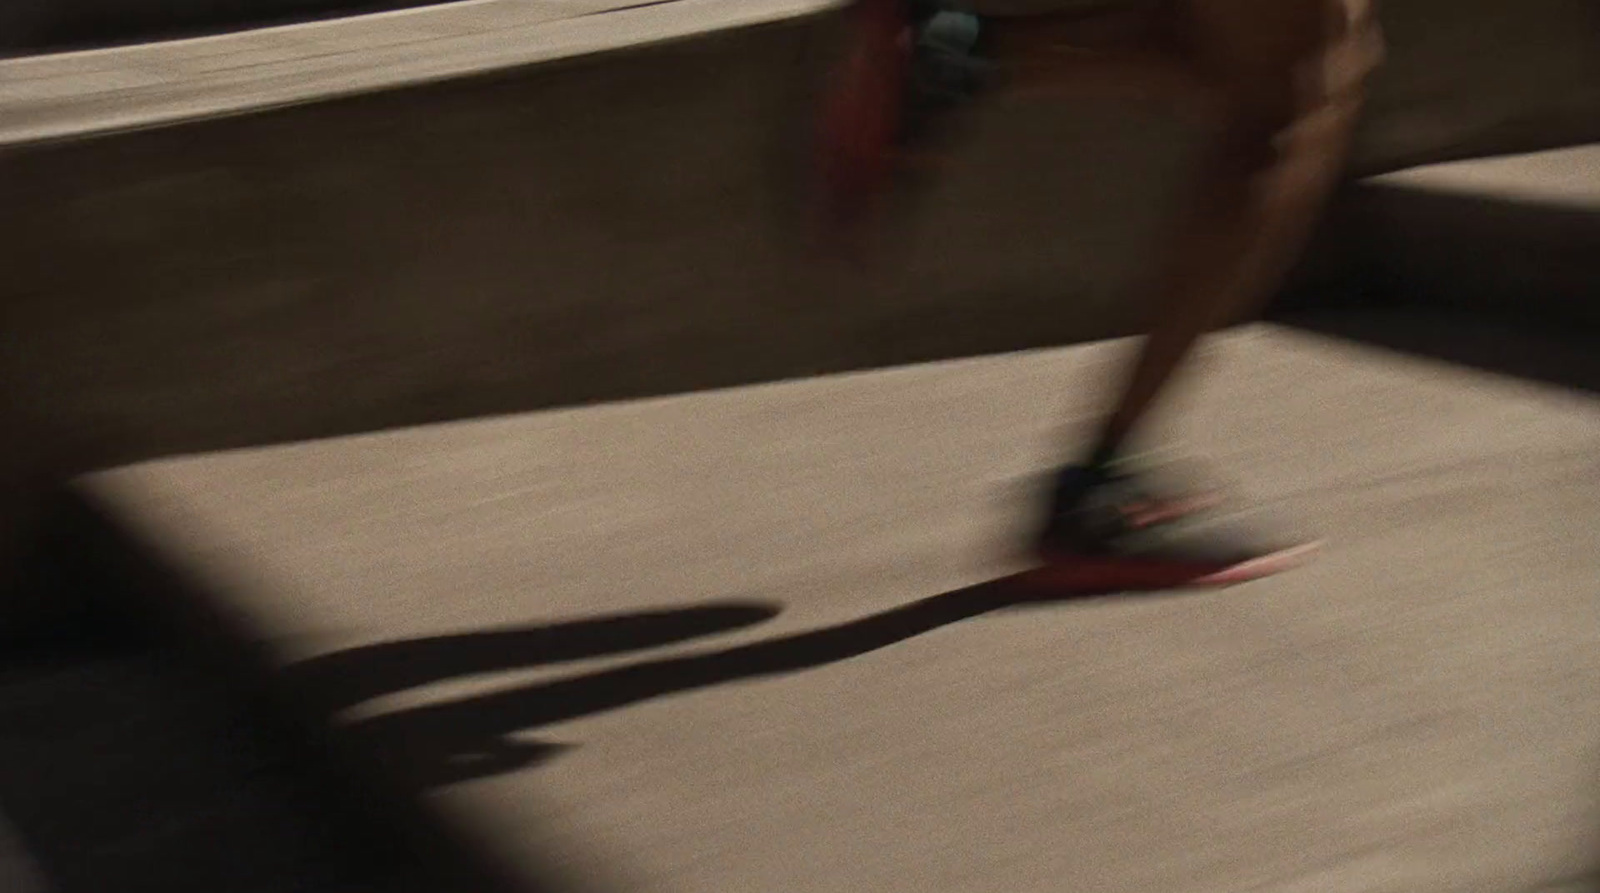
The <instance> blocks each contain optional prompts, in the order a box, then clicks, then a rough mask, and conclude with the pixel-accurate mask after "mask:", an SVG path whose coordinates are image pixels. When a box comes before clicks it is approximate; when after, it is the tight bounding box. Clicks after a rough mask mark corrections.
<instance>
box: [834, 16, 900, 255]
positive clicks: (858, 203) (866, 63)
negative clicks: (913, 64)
mask: <svg viewBox="0 0 1600 893" xmlns="http://www.w3.org/2000/svg"><path fill="white" fill-rule="evenodd" d="M850 30H851V36H850V41H851V45H850V46H849V47H848V52H847V53H846V56H845V59H844V63H843V65H842V66H841V67H840V69H839V71H838V72H836V77H835V80H834V82H833V83H832V84H831V85H830V90H829V93H828V94H827V96H826V97H825V105H824V107H823V109H822V128H821V131H822V132H821V137H822V145H821V155H822V159H821V168H822V176H823V185H824V188H825V189H826V190H828V193H829V195H828V198H829V202H828V204H829V209H830V213H831V214H832V216H833V218H834V220H833V222H834V223H835V224H848V223H853V222H855V221H856V220H858V219H859V218H860V217H862V216H863V215H864V214H865V213H866V212H867V211H868V210H869V208H870V205H871V202H872V199H873V198H874V197H876V196H877V195H878V194H879V193H880V192H881V191H882V189H883V187H884V184H885V182H886V181H887V179H888V177H889V174H890V173H891V171H892V169H893V150H894V141H895V136H896V132H897V131H898V129H899V127H900V118H901V103H902V101H903V97H904V89H905V82H906V77H907V69H908V67H909V63H910V44H909V23H908V22H907V21H906V18H905V10H904V6H903V4H902V3H901V2H900V0H860V2H859V3H858V5H857V6H856V7H855V8H854V9H853V10H851V22H850Z"/></svg>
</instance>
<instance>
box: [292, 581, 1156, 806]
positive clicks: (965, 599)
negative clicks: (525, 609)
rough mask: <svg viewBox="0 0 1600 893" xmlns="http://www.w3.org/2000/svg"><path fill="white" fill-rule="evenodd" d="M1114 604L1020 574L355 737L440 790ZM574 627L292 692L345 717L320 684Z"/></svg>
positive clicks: (388, 721) (507, 659)
mask: <svg viewBox="0 0 1600 893" xmlns="http://www.w3.org/2000/svg"><path fill="white" fill-rule="evenodd" d="M1106 595H1108V594H1107V593H1083V594H1072V595H1061V594H1056V593H1049V592H1047V591H1044V590H1040V589H1037V588H1030V587H1029V586H1028V585H1027V584H1026V583H1025V582H1024V580H1023V578H1021V577H1008V578H1004V579H1001V580H996V581H992V582H989V583H984V584H981V585H978V586H973V587H969V588H966V589H958V590H955V591H953V592H947V593H943V594H941V595H935V596H931V597H929V598H925V599H921V600H919V601H915V602H912V603H910V604H907V605H903V606H901V607H898V608H894V609H891V610H888V611H883V612H881V613H878V614H873V615H870V616H867V617H862V618H860V619H857V620H852V621H849V622H846V623H841V624H838V625H836V626H831V627H825V628H822V629H816V630H810V631H807V632H802V633H795V634H792V635H787V636H782V637H779V638H774V639H768V640H765V641H760V642H755V643H751V644H747V645H739V646H735V647H731V648H725V649H722V650H717V651H709V652H703V653H699V654H689V655H681V656H673V657H665V658H660V659H656V660H647V661H641V662H637V663H632V664H628V665H626V666H621V667H615V668H610V669H604V670H599V671H596V672H591V673H586V674H583V675H578V676H574V677H571V678H566V679H557V680H554V681H549V682H540V683H537V684H533V685H528V686H524V687H521V688H516V689H512V690H507V691H496V692H491V693H488V694H483V695H478V696H474V697H467V698H461V699H458V700H454V701H449V702H445V703H439V704H430V705H427V706H421V707H415V708H411V709H405V710H400V711H398V712H394V713H388V714H384V715H381V716H378V717H375V718H372V719H366V720H361V721H357V722H354V723H352V724H351V725H349V726H347V727H346V731H347V732H349V733H350V734H351V735H352V736H353V737H354V739H355V740H356V741H357V742H358V743H359V744H360V745H361V746H363V747H364V748H366V749H367V750H368V752H370V753H373V754H375V755H376V756H377V757H378V758H379V759H380V760H381V761H382V762H383V764H384V765H385V766H386V767H387V768H388V769H389V770H390V771H392V772H394V773H395V775H396V777H397V778H398V779H399V780H402V781H405V782H409V783H413V784H416V785H417V786H419V787H421V788H430V787H435V786H439V785H443V784H449V783H452V782H457V781H463V780H467V779H471V778H479V777H483V776H487V775H493V774H497V773H501V772H507V771H511V770H515V769H519V768H523V767H526V766H529V765H534V764H537V763H539V762H541V761H543V760H547V759H549V758H551V757H553V756H555V755H557V754H559V753H560V752H561V751H562V750H563V749H565V746H564V745H561V744H556V743H551V742H547V741H541V740H530V739H527V738H525V737H523V736H524V735H525V734H526V733H528V732H532V731H534V730H537V729H539V728H541V727H544V726H548V725H551V724H553V723H557V722H562V721H565V720H570V719H576V718H578V717H583V716H591V715H594V714H597V713H604V712H606V711H610V710H616V709H619V708H622V707H627V706H630V705H633V704H637V703H640V702H642V701H648V700H652V699H655V698H662V697H667V696H670V695H675V694H682V693H685V692H690V691H695V690H698V689H704V688H709V687H711V686H715V685H723V684H727V683H733V682H742V681H747V680H751V679H759V678H762V677H768V676H777V675H782V674H787V673H794V672H799V671H801V670H807V669H812V668H815V667H820V666H824V665H827V664H831V663H837V662H839V661H844V660H848V659H850V658H853V657H860V656H862V655H865V654H868V653H870V652H873V651H876V650H878V649H881V648H887V647H889V646H890V645H894V644H896V643H899V642H903V641H906V640H907V639H911V638H914V637H916V636H919V635H923V634H925V633H928V632H931V631H933V630H936V629H939V628H941V627H944V626H949V625H951V624H954V623H958V622H960V621H963V620H969V619H972V618H975V617H978V616H981V615H984V614H988V613H991V612H994V611H999V610H1002V609H1006V608H1015V607H1020V606H1024V605H1029V604H1035V605H1038V604H1064V603H1068V602H1072V601H1077V600H1084V599H1090V598H1099V597H1105V596H1106ZM1145 597H1153V596H1150V595H1146V596H1145ZM701 611H703V609H688V610H685V611H683V612H681V616H680V617H677V618H673V619H671V620H670V623H672V624H680V625H681V624H683V623H684V622H686V621H689V620H690V619H691V618H693V617H695V616H697V615H698V614H699V613H700V612H701ZM647 616H653V617H654V618H655V620H653V621H651V622H659V621H660V620H661V619H664V618H663V615H647ZM642 619H643V618H640V617H617V618H611V619H609V620H604V621H596V622H593V623H592V624H591V625H590V627H589V629H590V630H591V631H592V632H594V633H596V634H597V639H598V638H599V637H601V636H603V635H605V633H606V632H607V631H617V632H626V631H629V630H630V629H632V628H633V626H634V625H635V624H636V623H639V622H641V620H642ZM570 626H571V625H570V624H557V625H555V626H551V627H539V628H533V629H528V630H523V631H520V632H516V633H506V632H491V633H466V634H463V635H460V636H452V637H445V638H430V639H424V640H420V641H419V642H416V643H411V642H388V643H384V644H382V645H376V646H372V647H371V648H357V649H352V650H349V651H343V652H337V653H334V654H331V655H329V656H327V657H323V658H318V659H314V660H311V661H307V662H304V663H301V664H298V665H296V666H293V667H290V668H289V670H288V671H287V672H288V676H289V681H290V688H291V689H293V690H295V691H297V692H300V693H301V695H302V696H303V697H306V698H308V699H312V700H314V701H316V707H317V708H318V709H319V710H320V709H324V708H328V709H338V708H339V707H342V706H347V705H348V701H347V699H346V698H344V697H342V695H345V694H348V690H344V689H341V690H340V691H339V693H338V694H336V695H335V696H334V701H333V703H331V704H323V703H322V702H321V698H322V696H323V693H322V691H321V689H320V686H321V685H322V684H323V681H324V680H326V679H328V678H330V677H331V675H332V674H333V673H335V672H337V673H348V674H352V675H353V676H355V677H357V678H359V679H361V680H362V683H361V685H360V690H361V691H362V692H364V693H365V694H366V696H368V697H371V696H374V695H377V694H380V693H382V692H384V691H398V690H402V689H404V688H408V687H413V686H415V685H417V684H419V683H421V682H424V681H427V680H426V679H424V678H423V677H422V674H421V673H419V672H417V667H418V666H432V667H435V668H437V669H444V668H446V667H448V666H450V662H449V661H445V662H440V661H438V660H437V657H438V656H439V655H448V654H452V653H454V654H463V655H465V654H470V653H472V652H474V651H475V650H476V648H477V647H478V643H479V642H480V641H481V642H482V643H483V644H484V645H485V646H486V647H487V648H489V649H491V650H494V651H496V652H497V654H496V658H495V662H496V663H498V664H499V665H500V666H501V667H502V668H506V669H509V668H511V667H513V666H518V665H524V666H534V665H538V664H542V663H546V662H548V654H547V653H546V652H545V651H543V650H541V647H539V646H540V645H542V644H544V643H548V642H550V641H552V640H553V639H554V638H555V637H556V631H559V630H561V629H563V628H569V627H570ZM523 643H525V644H527V645H528V646H529V647H528V649H527V651H526V652H525V653H524V656H523V658H522V660H521V661H517V660H515V658H516V652H517V650H518V647H519V645H520V644H523ZM586 647H587V648H588V649H590V650H592V651H594V652H596V653H598V652H601V651H623V650H627V648H628V644H627V643H625V642H622V641H619V642H616V643H615V644H614V645H612V646H609V647H608V646H603V644H602V643H601V642H599V641H593V642H590V643H588V645H587V646H586ZM413 648H415V650H416V653H417V655H418V663H417V664H416V665H413V664H412V663H411V661H410V660H409V652H410V651H411V649H413ZM478 666H482V664H478ZM513 736H516V737H515V738H513Z"/></svg>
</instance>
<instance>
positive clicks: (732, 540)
mask: <svg viewBox="0 0 1600 893" xmlns="http://www.w3.org/2000/svg"><path fill="white" fill-rule="evenodd" d="M1124 346H1125V345H1121V344H1118V343H1112V344H1099V345H1093V346H1087V347H1080V348H1071V349H1064V350H1052V351H1043V352H1036V353H1029V354H1019V355H1012V356H1003V357H994V358H987V359H979V360H970V361H962V362H951V363H943V364H936V365H928V366H917V367H910V368H901V369H895V370H890V371H885V372H877V373H870V374H861V375H852V376H842V377H829V378H820V379H814V380H809V381H804V382H796V383H790V384H781V385H769V386H761V387H752V388H742V389H737V390H731V391H726V392H720V393H709V394H697V395H691V396H685V397H674V398H669V399H661V400H652V401H643V402H633V403H623V404H615V405H608V406H602V407H596V408H591V409H580V410H565V411H559V412H550V413H541V414H534V415H525V416H515V417H509V418H501V419H491V420H482V421H477V422H472V423H466V424H456V425H444V426H435V427H427V428H420V429H413V430H406V431H398V432H392V433H388V434H383V435H369V436H363V437H356V438H347V439H338V440H331V441H326V442H318V443H308V444H300V445H292V446H284V447H278V448H270V449H255V450H247V451H239V452H233V453H223V454H216V455H209V456H201V457H195V458H190V459H173V460H164V461H160V462H154V463H149V464H144V465H140V466H136V467H132V468H127V469H121V470H117V471H111V472H106V473H102V474H97V475H93V476H90V477H88V478H86V479H84V480H83V481H82V482H81V484H80V489H81V492H82V493H83V494H84V495H85V498H88V499H90V500H91V501H92V502H94V503H95V504H97V505H99V506H101V507H102V508H103V509H104V510H105V511H107V512H109V513H110V515H111V516H112V517H113V518H114V519H115V520H116V522H117V523H118V524H120V525H121V526H122V527H123V528H124V529H125V530H126V531H128V532H129V533H130V534H131V535H133V536H135V537H137V538H138V540H139V541H140V542H142V543H144V544H145V546H146V547H147V548H148V549H150V550H152V551H153V552H154V553H156V554H158V555H159V556H161V557H162V558H163V559H164V560H165V561H167V562H170V563H172V564H173V565H174V566H176V567H177V568H178V569H179V570H180V571H181V572H182V573H183V574H185V575H187V576H188V577H190V578H191V580H192V581H193V582H194V583H195V585H197V586H198V587H199V589H198V591H200V592H203V593H204V598H205V599H207V600H209V602H210V603H211V606H212V607H213V608H214V609H216V611H218V612H219V615H218V616H220V617H221V618H224V619H225V625H226V626H227V627H229V628H230V629H232V630H233V631H235V632H237V633H239V634H240V635H241V636H242V640H241V641H240V643H239V646H236V649H235V650H236V651H238V652H239V653H243V654H259V655H261V656H262V657H263V658H264V664H265V666H263V667H262V669H264V670H266V671H267V672H268V673H269V674H270V675H271V677H272V678H273V679H274V680H275V681H276V682H278V683H279V684H281V685H282V686H284V688H285V689H286V690H287V691H289V692H291V693H292V694H293V699H294V702H295V703H297V704H299V705H300V707H301V708H303V709H304V710H305V711H306V712H307V714H308V715H309V716H311V717H313V718H315V717H319V716H320V717H323V718H325V719H326V720H328V721H330V722H331V724H332V726H333V727H334V728H336V729H337V730H338V734H339V735H340V737H341V740H343V741H345V742H347V743H348V744H349V746H351V747H353V748H355V749H356V751H357V752H358V753H363V754H365V755H366V758H367V759H368V760H370V762H371V765H372V766H373V767H375V768H376V769H377V770H378V771H379V774H380V777H382V778H384V779H386V780H387V782H388V783H389V784H391V785H392V786H394V787H395V788H397V789H398V790H400V791H409V792H413V793H414V794H415V796H416V798H417V800H416V803H417V804H418V805H419V806H421V807H422V809H423V810H424V811H427V812H429V813H430V814H432V815H435V816H437V817H440V818H441V819H442V820H443V821H445V822H447V823H448V824H450V825H451V826H452V827H456V828H459V829H462V830H463V833H466V834H469V835H472V836H474V837H476V838H477V839H478V840H479V841H480V843H481V845H482V846H483V847H484V850H485V852H486V853H488V854H491V855H492V856H493V857H494V858H499V859H504V860H508V861H509V862H511V863H512V864H517V863H518V860H519V859H527V860H529V861H528V863H527V864H528V866H529V868H530V870H531V869H533V868H535V867H538V866H542V865H543V864H544V860H545V859H547V858H548V857H549V855H550V854H551V853H552V852H553V853H557V854H559V855H560V856H561V857H562V859H563V862H562V867H563V868H564V869H565V870H566V871H568V872H570V873H571V874H573V875H576V876H581V877H585V878H588V879H589V881H590V882H591V887H592V888H593V889H597V890H600V889H604V890H651V891H700V890H774V889H783V890H796V891H805V890H818V891H824V890H825V891H837V890H863V891H866V890H870V891H894V890H906V891H924V890H945V891H961V890H975V891H976V890H983V891H990V890H1000V889H1003V890H1016V891H1027V890H1061V889H1081V890H1096V891H1119V890H1128V891H1146V890H1157V889H1163V890H1171V889H1182V890H1186V891H1195V893H1204V891H1228V893H1235V891H1239V890H1258V891H1300V890H1307V891H1310V890H1315V891H1318V893H1323V891H1342V890H1351V891H1354V890H1360V891H1363V893H1374V891H1390V890H1392V891H1407V893H1415V891H1422V893H1431V891H1466V890H1518V889H1534V888H1538V887H1541V886H1545V887H1550V886H1553V885H1556V884H1559V883H1568V882H1570V881H1571V880H1572V879H1573V878H1575V877H1578V876H1580V875H1581V874H1582V873H1583V872H1585V871H1589V870H1593V869H1594V867H1595V865H1594V854H1595V853H1596V851H1597V849H1600V848H1597V847H1596V843H1597V837H1600V797H1597V796H1596V795H1597V794H1600V787H1597V782H1600V705H1597V704H1596V703H1595V702H1594V699H1593V692H1594V691H1595V690H1596V683H1597V682H1600V649H1596V647H1595V646H1596V644H1597V640H1600V603H1597V602H1596V600H1595V598H1594V596H1595V588H1594V587H1595V580H1596V578H1597V575H1596V571H1597V570H1600V566H1597V561H1596V557H1595V556H1596V554H1597V549H1596V547H1597V546H1600V533H1597V527H1596V525H1595V524H1594V523H1593V521H1594V519H1595V518H1597V517H1600V468H1597V466H1596V464H1595V456H1596V455H1600V452H1597V447H1600V407H1597V405H1596V403H1595V401H1594V399H1593V398H1592V396H1587V395H1579V394H1574V393H1571V392H1568V391H1564V390H1556V389H1552V388H1547V387H1542V386H1536V385H1530V384H1524V383H1518V382H1514V381H1510V380H1506V379H1502V378H1499V377H1496V376H1491V375H1486V374H1478V373H1470V372H1466V371H1463V370H1462V369H1460V368H1458V367H1455V366H1447V365H1442V364H1438V363H1434V362H1428V361H1419V360H1408V359H1403V358H1399V357H1396V356H1394V355H1392V354H1388V353H1384V352H1378V351H1372V350H1367V349H1362V348H1357V347H1353V346H1350V345H1348V344H1345V343H1341V342H1334V341H1327V340H1324V339H1320V338H1316V337H1312V336H1307V335H1299V334H1294V333H1292V332H1287V331H1284V330H1280V329H1277V328H1273V327H1254V328H1250V329H1247V330H1243V331H1240V332H1237V333H1234V334H1232V335H1229V336H1227V337H1225V338H1222V339H1219V340H1218V341H1217V342H1216V343H1215V344H1214V346H1213V350H1212V352H1211V353H1210V355H1209V356H1208V357H1207V358H1206V359H1205V361H1204V362H1205V366H1206V369H1207V372H1208V376H1207V377H1206V380H1205V381H1204V383H1203V384H1199V385H1196V386H1195V387H1193V388H1191V389H1190V390H1189V391H1188V392H1187V393H1186V394H1183V395H1180V397H1181V408H1182V409H1183V413H1182V414H1181V415H1179V416H1176V417H1174V418H1173V419H1169V420H1168V422H1167V426H1168V428H1169V429H1170V430H1171V431H1172V433H1174V434H1175V435H1179V436H1180V442H1181V443H1183V444H1184V446H1185V447H1186V448H1188V449H1191V450H1193V451H1194V452H1196V453H1198V454H1199V455H1201V456H1204V457H1207V458H1208V459H1210V460H1212V461H1214V462H1216V464H1217V469H1218V471H1219V473H1220V476H1221V477H1223V478H1224V479H1238V480H1239V481H1240V482H1241V483H1240V489H1241V490H1242V491H1243V495H1244V497H1245V498H1246V499H1248V500H1249V501H1251V502H1253V503H1254V504H1257V505H1259V506H1261V507H1262V509H1263V511H1264V512H1265V513H1267V514H1270V515H1272V516H1274V517H1279V518H1287V519H1289V522H1288V523H1289V524H1291V525H1294V526H1303V527H1305V528H1308V529H1310V530H1314V531H1316V532H1317V533H1320V534H1322V535H1325V536H1327V537H1329V538H1330V540H1331V548H1330V551H1329V552H1328V553H1327V555H1326V556H1325V557H1324V558H1323V560H1321V561H1320V562H1319V563H1317V564H1315V565H1313V566H1312V567H1310V568H1308V569H1305V570H1303V571H1301V572H1298V573H1294V574H1291V575H1288V576H1284V577H1280V578H1277V579H1273V580H1269V581H1265V582H1262V583H1258V584H1254V585H1252V586H1248V587H1244V588H1241V589H1236V590H1232V591H1230V592H1227V593H1224V594H1213V595H1202V596H1196V597H1188V598H1140V599H1128V600H1119V599H1105V600H1101V601H1096V602H1087V603H1080V604H1076V605H1058V606H1053V607H1052V606H1046V605H1033V606H1029V607H1026V608H1023V607H1021V606H1016V605H1015V601H1016V599H1017V596H1016V594H1015V593H1012V592H1009V591H1008V590H1007V589H1006V588H1005V587H1004V585H1003V584H990V585H982V584H984V581H989V580H993V579H995V578H997V577H1000V576H1001V575H1003V574H1005V573H1007V572H1008V571H1010V570H1012V569H1014V568H1015V567H1016V566H1017V565H1016V564H1015V562H1014V560H1013V559H1011V558H1009V557H1008V555H1009V554H1010V550H1009V545H1008V544H1009V543H1010V542H1012V541H1013V540H1012V537H1013V536H1014V535H1015V534H1016V533H1017V532H1018V527H1017V525H1018V524H1019V523H1021V522H1022V521H1023V520H1024V517H1025V509H1026V507H1027V505H1028V501H1029V500H1030V498H1031V491H1030V488H1029V487H1028V486H1027V484H1028V483H1029V482H1030V481H1031V480H1033V476H1034V475H1035V474H1036V473H1038V472H1040V471H1041V470H1042V469H1044V468H1046V467H1047V466H1048V464H1049V463H1050V462H1051V461H1052V460H1053V459H1054V457H1055V456H1056V455H1057V450H1056V448H1058V447H1060V446H1061V445H1062V444H1064V443H1070V442H1076V440H1077V438H1076V437H1075V434H1074V432H1072V431H1071V430H1070V428H1071V426H1070V425H1069V426H1068V429H1069V430H1067V431H1063V430H1062V428H1061V421H1062V419H1063V418H1067V419H1081V418H1083V417H1084V416H1085V414H1086V413H1087V412H1089V411H1091V410H1092V409H1093V408H1095V407H1096V406H1097V405H1098V398H1099V396H1100V394H1099V391H1098V390H1097V389H1096V388H1095V385H1098V384H1101V383H1103V381H1104V379H1105V377H1106V375H1107V373H1108V372H1109V371H1110V368H1111V367H1110V366H1109V365H1108V364H1110V363H1111V362H1112V360H1113V358H1114V357H1115V356H1117V355H1119V352H1120V350H1121V349H1122V347H1124ZM1007 606H1014V607H1017V608H1018V609H1016V610H1003V611H1002V610H996V609H999V608H1004V607H1007ZM244 646H248V647H244ZM241 648H242V649H243V650H240V649H241ZM250 649H259V650H258V651H252V650H250Z"/></svg>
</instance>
